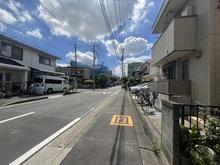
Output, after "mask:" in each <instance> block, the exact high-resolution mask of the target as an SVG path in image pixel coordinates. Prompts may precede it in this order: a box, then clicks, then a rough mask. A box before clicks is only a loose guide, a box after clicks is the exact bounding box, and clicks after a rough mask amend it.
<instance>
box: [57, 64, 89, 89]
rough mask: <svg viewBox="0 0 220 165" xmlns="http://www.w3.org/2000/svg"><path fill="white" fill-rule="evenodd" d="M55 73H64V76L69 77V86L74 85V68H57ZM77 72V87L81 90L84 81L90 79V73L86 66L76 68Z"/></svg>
mask: <svg viewBox="0 0 220 165" xmlns="http://www.w3.org/2000/svg"><path fill="white" fill-rule="evenodd" d="M56 71H57V72H61V73H64V74H65V75H66V76H68V77H69V82H70V84H74V81H75V67H74V66H67V67H59V66H58V67H57V68H56ZM76 71H77V87H78V88H83V87H84V81H85V80H89V79H91V78H92V75H91V73H92V71H91V69H90V68H89V67H88V66H78V67H77V68H76Z"/></svg>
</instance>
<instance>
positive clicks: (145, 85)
mask: <svg viewBox="0 0 220 165" xmlns="http://www.w3.org/2000/svg"><path fill="white" fill-rule="evenodd" d="M146 87H149V83H144V84H139V85H137V86H136V87H133V88H132V89H131V93H135V92H136V91H138V90H140V89H141V88H146Z"/></svg>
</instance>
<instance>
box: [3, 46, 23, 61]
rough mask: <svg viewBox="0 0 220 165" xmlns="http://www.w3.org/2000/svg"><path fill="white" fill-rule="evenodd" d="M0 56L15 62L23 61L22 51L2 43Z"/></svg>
mask: <svg viewBox="0 0 220 165" xmlns="http://www.w3.org/2000/svg"><path fill="white" fill-rule="evenodd" d="M1 45H2V47H1V54H2V55H3V56H7V57H11V58H14V59H17V60H23V49H21V48H18V47H15V46H11V45H9V44H6V43H4V42H2V44H1Z"/></svg>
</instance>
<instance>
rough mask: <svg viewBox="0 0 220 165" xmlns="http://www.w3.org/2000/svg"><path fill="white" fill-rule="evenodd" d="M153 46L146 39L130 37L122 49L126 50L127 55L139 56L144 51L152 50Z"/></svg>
mask: <svg viewBox="0 0 220 165" xmlns="http://www.w3.org/2000/svg"><path fill="white" fill-rule="evenodd" d="M152 46H153V44H152V43H148V41H147V40H145V39H144V38H140V37H138V38H136V37H132V36H130V37H128V38H126V39H125V41H124V43H123V44H122V47H123V48H125V55H130V56H133V55H138V54H140V53H143V52H144V51H147V50H150V49H151V47H152Z"/></svg>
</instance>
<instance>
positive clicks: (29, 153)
mask: <svg viewBox="0 0 220 165" xmlns="http://www.w3.org/2000/svg"><path fill="white" fill-rule="evenodd" d="M79 120H81V118H79V117H78V118H76V119H75V120H73V121H72V122H71V123H69V124H67V125H66V126H65V127H63V128H61V129H60V130H59V131H57V132H56V133H54V134H53V135H51V136H50V137H48V138H47V139H45V140H44V141H42V142H41V143H39V144H38V145H36V146H35V147H33V148H32V149H30V150H29V151H27V152H26V153H24V154H23V155H21V156H20V157H19V158H17V159H16V160H14V161H13V162H11V163H10V164H9V165H18V164H21V163H23V162H24V161H25V160H27V159H28V158H29V157H31V156H32V155H34V154H35V153H36V152H37V151H39V150H40V149H41V148H43V147H44V146H45V145H47V144H48V143H49V142H51V141H52V140H53V139H55V138H56V137H57V136H59V135H60V134H62V133H63V132H64V131H66V130H67V129H69V128H70V127H72V126H73V125H74V124H76V123H77V122H78V121H79Z"/></svg>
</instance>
